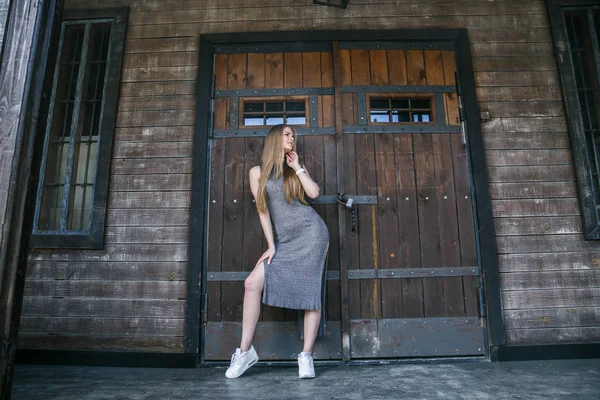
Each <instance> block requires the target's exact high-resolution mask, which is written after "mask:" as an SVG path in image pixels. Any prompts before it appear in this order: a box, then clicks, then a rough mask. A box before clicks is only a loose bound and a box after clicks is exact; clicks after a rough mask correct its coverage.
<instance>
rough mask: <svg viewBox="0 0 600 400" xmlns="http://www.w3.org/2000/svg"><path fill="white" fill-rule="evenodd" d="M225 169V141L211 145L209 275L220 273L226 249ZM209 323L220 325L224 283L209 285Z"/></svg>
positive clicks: (209, 283)
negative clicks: (224, 246)
mask: <svg viewBox="0 0 600 400" xmlns="http://www.w3.org/2000/svg"><path fill="white" fill-rule="evenodd" d="M224 169H225V141H224V140H212V141H211V142H210V180H209V188H208V196H209V200H208V201H209V203H208V204H209V205H208V229H209V232H210V234H209V235H208V243H207V253H208V254H207V263H206V270H207V271H208V272H217V271H221V265H222V262H221V257H222V246H223V242H222V241H223V211H224V203H223V188H224V182H225V179H224V172H225V171H224ZM206 296H207V300H206V301H207V305H206V310H207V320H208V321H221V283H220V282H207V283H206Z"/></svg>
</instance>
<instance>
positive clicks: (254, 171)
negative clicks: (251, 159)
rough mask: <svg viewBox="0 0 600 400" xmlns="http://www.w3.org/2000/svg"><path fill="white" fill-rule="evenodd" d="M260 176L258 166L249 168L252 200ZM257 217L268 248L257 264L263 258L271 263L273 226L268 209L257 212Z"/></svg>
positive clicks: (255, 193) (273, 253) (273, 250)
mask: <svg viewBox="0 0 600 400" xmlns="http://www.w3.org/2000/svg"><path fill="white" fill-rule="evenodd" d="M259 178H260V168H259V167H252V168H251V169H250V190H251V191H252V195H253V196H254V200H256V197H257V195H258V179H259ZM258 217H259V218H260V226H261V227H262V230H263V233H264V234H265V238H266V239H267V245H268V246H269V248H268V249H267V251H265V253H264V254H263V255H262V256H261V257H260V258H259V260H258V262H257V264H260V263H261V262H263V261H264V260H266V259H268V260H269V261H268V263H269V264H271V259H272V258H273V256H274V255H275V242H274V240H273V226H272V225H271V215H270V214H269V210H267V211H265V212H260V211H259V212H258Z"/></svg>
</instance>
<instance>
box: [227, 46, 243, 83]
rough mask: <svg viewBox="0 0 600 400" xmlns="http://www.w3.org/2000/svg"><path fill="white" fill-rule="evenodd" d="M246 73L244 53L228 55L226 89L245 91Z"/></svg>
mask: <svg viewBox="0 0 600 400" xmlns="http://www.w3.org/2000/svg"><path fill="white" fill-rule="evenodd" d="M246 71H247V57H246V53H236V54H230V55H229V60H228V65H227V89H245V88H246V79H247V77H246Z"/></svg>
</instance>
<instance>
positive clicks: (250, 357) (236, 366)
mask: <svg viewBox="0 0 600 400" xmlns="http://www.w3.org/2000/svg"><path fill="white" fill-rule="evenodd" d="M257 361H258V354H256V350H254V346H252V347H250V350H248V351H244V352H242V350H241V349H239V348H238V349H235V353H233V355H232V356H231V364H230V365H229V368H227V372H225V376H226V377H227V378H229V379H234V378H238V377H240V376H241V375H242V374H243V373H244V372H246V370H247V369H248V368H250V367H251V366H253V365H254V364H256V362H257Z"/></svg>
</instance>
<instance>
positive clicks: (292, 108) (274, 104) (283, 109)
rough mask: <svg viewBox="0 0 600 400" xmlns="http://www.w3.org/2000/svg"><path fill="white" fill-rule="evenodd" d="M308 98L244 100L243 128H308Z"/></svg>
mask: <svg viewBox="0 0 600 400" xmlns="http://www.w3.org/2000/svg"><path fill="white" fill-rule="evenodd" d="M307 101H308V98H296V99H242V102H243V107H242V112H243V115H242V121H243V127H255V126H273V125H279V124H288V125H298V126H306V121H307V120H308V118H307V115H306V110H307V107H306V103H307Z"/></svg>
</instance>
